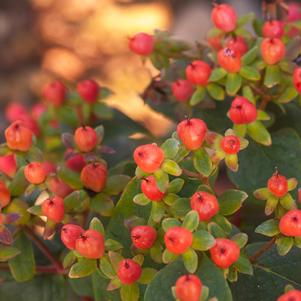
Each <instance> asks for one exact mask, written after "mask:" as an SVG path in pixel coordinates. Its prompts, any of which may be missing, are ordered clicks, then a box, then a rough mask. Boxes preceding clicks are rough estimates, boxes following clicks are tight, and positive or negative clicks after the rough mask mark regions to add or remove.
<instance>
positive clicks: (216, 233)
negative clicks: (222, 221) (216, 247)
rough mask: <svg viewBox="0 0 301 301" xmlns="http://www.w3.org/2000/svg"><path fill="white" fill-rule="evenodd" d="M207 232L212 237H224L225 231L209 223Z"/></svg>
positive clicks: (213, 223) (215, 224)
mask: <svg viewBox="0 0 301 301" xmlns="http://www.w3.org/2000/svg"><path fill="white" fill-rule="evenodd" d="M208 230H209V232H210V233H211V234H212V235H213V236H214V237H226V236H227V235H226V233H225V230H224V229H223V228H222V227H221V226H220V225H219V224H217V223H215V222H210V223H209V224H208Z"/></svg>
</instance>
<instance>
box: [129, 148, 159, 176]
mask: <svg viewBox="0 0 301 301" xmlns="http://www.w3.org/2000/svg"><path fill="white" fill-rule="evenodd" d="M134 160H135V162H136V164H137V165H138V166H139V167H140V168H141V169H142V170H143V171H144V172H147V173H153V172H155V171H156V170H158V169H159V168H160V166H161V164H162V162H163V161H164V152H163V150H162V149H161V148H160V147H159V146H157V145H156V144H154V143H153V144H144V145H140V146H138V147H137V148H136V149H135V151H134Z"/></svg>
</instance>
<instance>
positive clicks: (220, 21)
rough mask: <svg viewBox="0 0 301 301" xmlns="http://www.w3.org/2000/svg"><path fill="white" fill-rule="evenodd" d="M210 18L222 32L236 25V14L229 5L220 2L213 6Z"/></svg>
mask: <svg viewBox="0 0 301 301" xmlns="http://www.w3.org/2000/svg"><path fill="white" fill-rule="evenodd" d="M211 20H212V22H213V24H214V25H215V27H217V28H218V29H220V30H222V31H224V32H230V31H233V30H234V29H235V27H236V23H237V15H236V12H235V10H234V8H233V7H232V6H231V5H228V4H220V5H216V6H215V7H214V8H213V10H212V12H211Z"/></svg>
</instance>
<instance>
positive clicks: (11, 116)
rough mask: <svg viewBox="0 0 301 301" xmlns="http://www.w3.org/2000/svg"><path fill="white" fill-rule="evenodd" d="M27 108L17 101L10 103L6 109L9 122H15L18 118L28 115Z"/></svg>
mask: <svg viewBox="0 0 301 301" xmlns="http://www.w3.org/2000/svg"><path fill="white" fill-rule="evenodd" d="M27 115H28V113H27V110H26V108H25V107H24V106H23V105H22V104H20V103H17V102H13V103H11V104H9V105H8V106H7V107H6V109H5V118H6V119H7V120H8V121H9V122H14V121H16V120H20V119H22V118H23V117H24V116H27Z"/></svg>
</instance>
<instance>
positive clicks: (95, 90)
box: [76, 79, 99, 104]
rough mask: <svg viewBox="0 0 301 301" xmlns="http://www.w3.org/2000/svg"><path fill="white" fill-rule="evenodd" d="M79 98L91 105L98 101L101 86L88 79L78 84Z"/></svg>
mask: <svg viewBox="0 0 301 301" xmlns="http://www.w3.org/2000/svg"><path fill="white" fill-rule="evenodd" d="M76 90H77V93H78V94H79V96H80V97H81V98H82V99H83V100H84V101H85V102H86V103H89V104H93V103H95V102H96V101H97V99H98V95H99V85H98V83H97V82H96V81H94V80H92V79H86V80H83V81H81V82H79V83H78V84H77V87H76Z"/></svg>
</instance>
